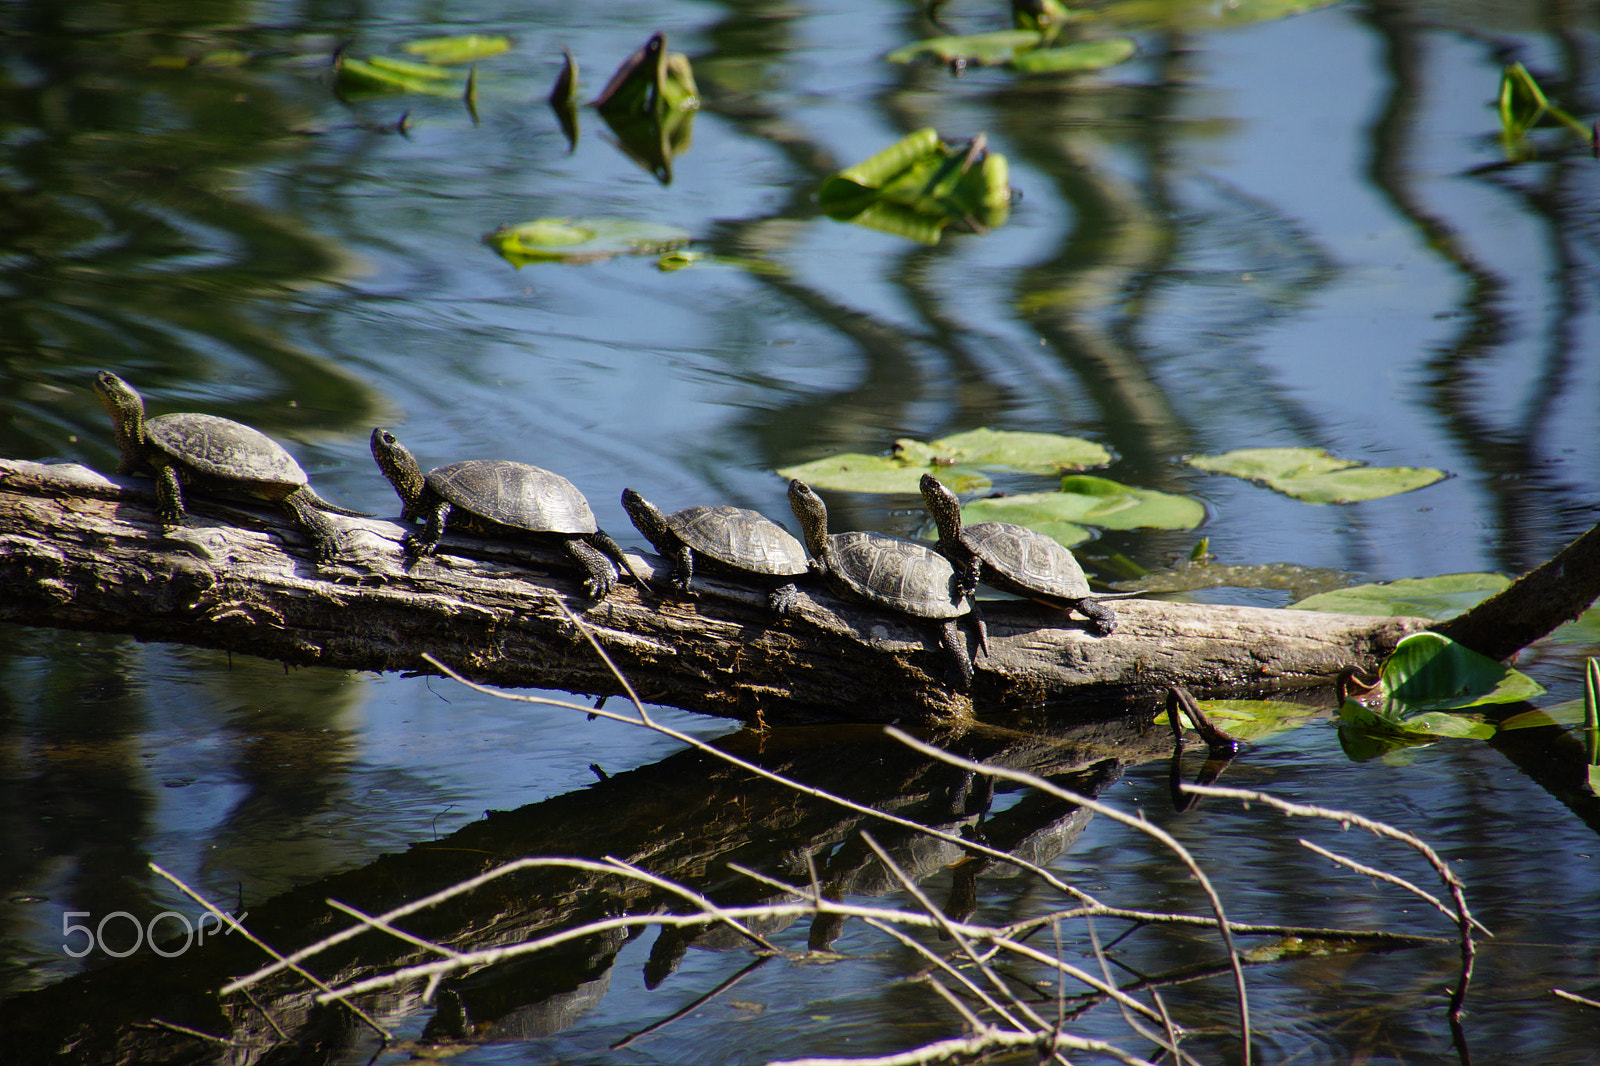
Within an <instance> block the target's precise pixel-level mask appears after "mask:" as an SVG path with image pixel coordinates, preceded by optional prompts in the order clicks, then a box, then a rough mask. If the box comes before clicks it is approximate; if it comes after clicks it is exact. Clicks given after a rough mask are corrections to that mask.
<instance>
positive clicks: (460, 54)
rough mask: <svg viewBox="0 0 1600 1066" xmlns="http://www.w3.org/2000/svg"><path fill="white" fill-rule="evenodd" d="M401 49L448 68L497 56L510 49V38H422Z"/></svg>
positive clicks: (475, 35)
mask: <svg viewBox="0 0 1600 1066" xmlns="http://www.w3.org/2000/svg"><path fill="white" fill-rule="evenodd" d="M401 48H402V50H404V51H405V52H406V53H408V54H410V55H414V56H421V57H422V58H423V59H425V60H427V61H428V62H429V63H438V64H440V65H441V66H450V65H452V64H456V63H474V62H476V61H478V60H480V59H488V58H489V57H491V56H497V55H499V54H500V53H502V52H505V51H507V50H509V49H510V48H511V38H509V37H501V36H497V35H489V34H481V33H468V34H462V35H460V36H456V37H424V38H422V39H420V40H416V41H410V42H408V43H406V44H404V45H402V46H401Z"/></svg>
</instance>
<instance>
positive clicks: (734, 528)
mask: <svg viewBox="0 0 1600 1066" xmlns="http://www.w3.org/2000/svg"><path fill="white" fill-rule="evenodd" d="M622 506H623V507H624V508H625V509H626V510H627V512H628V517H629V518H631V519H633V524H634V525H635V526H637V527H638V529H639V532H640V533H643V534H644V535H645V537H646V538H648V539H649V541H650V543H651V544H653V545H655V549H656V551H658V552H660V553H661V554H662V555H664V556H666V557H667V558H668V559H670V560H672V578H671V581H672V587H673V588H675V589H677V590H678V591H679V592H682V593H685V594H688V593H689V591H690V588H689V586H690V583H691V582H692V581H693V580H694V564H695V558H696V557H698V558H699V559H700V561H701V562H702V563H709V564H710V565H711V566H712V568H713V569H719V570H722V571H724V572H726V573H731V574H737V575H739V576H740V577H752V576H754V577H758V578H766V579H768V580H767V583H768V584H769V585H771V586H773V587H772V588H771V590H770V591H769V592H768V594H767V602H768V603H769V604H771V605H772V609H773V610H774V611H777V612H778V613H779V614H787V613H788V612H789V610H790V609H791V608H792V607H794V605H795V602H796V600H797V598H798V594H799V592H798V590H797V589H796V588H795V586H794V579H795V578H796V577H798V576H799V575H801V574H804V573H807V572H808V570H809V569H810V567H809V565H808V563H807V560H806V550H805V548H804V547H803V546H802V545H801V544H800V542H799V541H798V540H795V539H794V537H793V536H791V535H790V533H789V531H788V530H787V529H784V528H783V527H782V526H780V525H778V523H776V522H774V521H772V520H771V519H770V518H767V517H766V516H765V515H762V514H760V513H759V512H756V511H749V510H746V509H745V508H743V507H685V508H684V509H683V510H681V511H674V512H672V513H671V514H669V515H664V514H662V513H661V511H660V510H659V509H658V508H657V507H656V505H655V504H653V503H651V502H650V501H649V500H647V499H645V498H644V497H643V496H641V495H639V494H638V493H637V492H635V491H633V490H632V489H623V490H622Z"/></svg>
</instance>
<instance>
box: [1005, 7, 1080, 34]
mask: <svg viewBox="0 0 1600 1066" xmlns="http://www.w3.org/2000/svg"><path fill="white" fill-rule="evenodd" d="M1079 17H1080V16H1079V15H1078V13H1077V12H1074V11H1073V10H1072V9H1070V8H1069V7H1067V5H1065V4H1063V3H1061V2H1060V0H1011V24H1012V25H1013V26H1015V27H1016V28H1017V29H1019V30H1035V31H1037V32H1038V33H1041V34H1043V35H1044V37H1045V40H1047V41H1048V40H1049V39H1050V37H1051V36H1053V35H1054V34H1055V33H1056V32H1058V31H1059V30H1060V29H1061V27H1062V25H1064V24H1065V23H1067V22H1070V21H1072V20H1073V19H1075V18H1079Z"/></svg>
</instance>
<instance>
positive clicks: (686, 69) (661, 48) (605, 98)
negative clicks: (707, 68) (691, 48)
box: [594, 33, 700, 121]
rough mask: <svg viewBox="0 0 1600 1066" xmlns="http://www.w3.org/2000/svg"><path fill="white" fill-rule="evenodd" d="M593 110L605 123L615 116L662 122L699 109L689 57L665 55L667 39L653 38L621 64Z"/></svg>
mask: <svg viewBox="0 0 1600 1066" xmlns="http://www.w3.org/2000/svg"><path fill="white" fill-rule="evenodd" d="M594 106H595V107H596V108H597V109H598V110H599V112H600V113H601V114H602V115H604V116H606V117H607V118H608V119H613V118H615V117H616V116H619V115H620V116H629V117H635V118H653V119H656V120H658V121H659V120H662V119H664V118H665V117H666V116H667V115H668V114H669V113H671V112H673V111H690V110H693V109H695V108H698V107H699V106H700V97H699V92H698V90H697V88H696V87H695V81H694V71H693V68H692V67H691V66H690V64H689V57H688V56H685V55H683V54H682V53H680V52H668V51H667V35H666V34H664V33H657V34H653V35H652V36H651V37H650V39H649V40H648V41H646V42H645V43H644V44H642V45H640V46H639V47H638V48H637V49H635V50H634V52H633V54H632V55H630V56H628V58H627V59H624V60H623V61H622V64H621V65H620V66H618V67H617V69H616V72H615V73H613V74H612V75H611V80H610V81H608V82H606V87H605V88H604V89H602V90H600V95H599V96H597V97H595V99H594Z"/></svg>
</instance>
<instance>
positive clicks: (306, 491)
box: [300, 485, 373, 518]
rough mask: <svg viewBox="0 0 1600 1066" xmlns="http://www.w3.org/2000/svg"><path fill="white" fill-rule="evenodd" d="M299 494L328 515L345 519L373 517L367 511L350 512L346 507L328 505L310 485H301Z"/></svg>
mask: <svg viewBox="0 0 1600 1066" xmlns="http://www.w3.org/2000/svg"><path fill="white" fill-rule="evenodd" d="M300 492H301V494H302V495H303V496H305V498H306V502H307V503H309V504H311V506H313V507H315V508H316V509H317V510H319V511H327V512H328V513H329V514H342V515H344V516H345V517H346V518H371V517H373V516H372V513H371V512H369V511H352V510H350V509H349V508H348V507H340V506H339V505H338V504H336V503H329V502H328V501H327V500H324V499H323V498H322V497H321V496H318V495H317V492H316V490H315V489H313V488H312V487H311V486H310V485H301V486H300Z"/></svg>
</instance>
